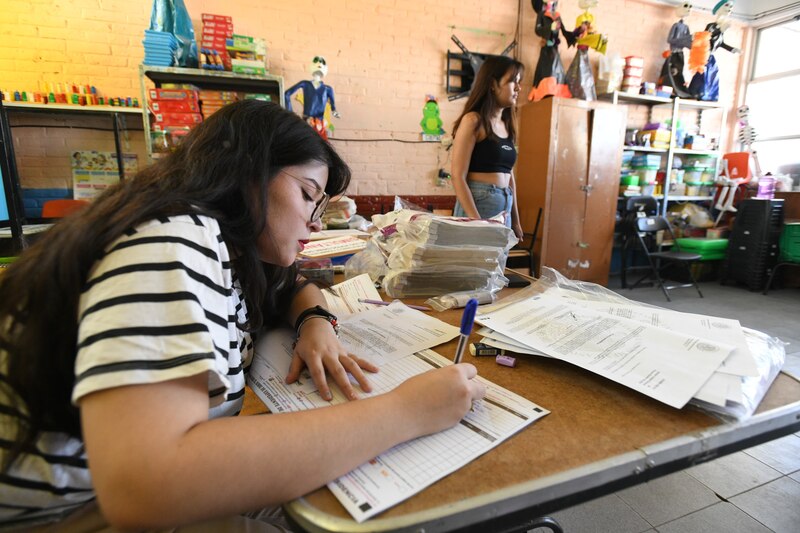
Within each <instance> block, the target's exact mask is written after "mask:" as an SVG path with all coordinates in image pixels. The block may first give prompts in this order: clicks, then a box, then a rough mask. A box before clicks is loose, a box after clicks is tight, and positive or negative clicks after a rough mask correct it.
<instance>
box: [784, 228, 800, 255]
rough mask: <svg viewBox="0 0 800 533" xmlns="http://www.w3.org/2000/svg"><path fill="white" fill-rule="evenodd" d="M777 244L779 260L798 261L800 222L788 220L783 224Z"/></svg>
mask: <svg viewBox="0 0 800 533" xmlns="http://www.w3.org/2000/svg"><path fill="white" fill-rule="evenodd" d="M779 246H780V249H781V261H791V262H793V263H800V222H788V223H785V224H784V225H783V231H781V239H780V241H779Z"/></svg>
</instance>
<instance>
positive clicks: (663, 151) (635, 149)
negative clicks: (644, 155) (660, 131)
mask: <svg viewBox="0 0 800 533" xmlns="http://www.w3.org/2000/svg"><path fill="white" fill-rule="evenodd" d="M622 150H623V151H625V150H630V151H632V152H650V153H653V154H666V153H667V152H668V151H669V150H667V149H666V148H651V147H649V146H629V145H625V146H623V147H622Z"/></svg>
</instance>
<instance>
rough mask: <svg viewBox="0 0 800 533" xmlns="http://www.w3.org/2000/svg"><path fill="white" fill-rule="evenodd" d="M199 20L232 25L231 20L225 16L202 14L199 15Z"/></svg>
mask: <svg viewBox="0 0 800 533" xmlns="http://www.w3.org/2000/svg"><path fill="white" fill-rule="evenodd" d="M200 20H202V21H203V22H218V23H223V24H230V25H233V18H231V17H229V16H227V15H212V14H211V13H203V14H201V15H200Z"/></svg>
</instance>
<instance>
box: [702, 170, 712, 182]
mask: <svg viewBox="0 0 800 533" xmlns="http://www.w3.org/2000/svg"><path fill="white" fill-rule="evenodd" d="M700 181H701V182H703V183H713V181H714V171H713V170H704V171H703V173H702V174H701V175H700Z"/></svg>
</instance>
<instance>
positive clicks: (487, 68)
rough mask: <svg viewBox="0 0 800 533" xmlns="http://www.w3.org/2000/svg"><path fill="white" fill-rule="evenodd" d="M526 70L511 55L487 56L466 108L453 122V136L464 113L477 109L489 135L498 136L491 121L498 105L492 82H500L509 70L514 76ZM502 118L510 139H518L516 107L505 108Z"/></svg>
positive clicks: (481, 122) (482, 124)
mask: <svg viewBox="0 0 800 533" xmlns="http://www.w3.org/2000/svg"><path fill="white" fill-rule="evenodd" d="M524 70H525V66H524V65H523V64H522V63H520V62H519V61H517V60H516V59H513V58H511V57H507V56H489V57H487V58H486V60H485V61H484V62H483V64H482V65H481V68H480V69H479V70H478V75H477V76H475V81H473V82H472V91H471V92H470V93H469V97H468V98H467V103H466V104H464V110H463V111H462V112H461V115H460V116H459V117H458V118H457V119H456V121H455V123H454V124H453V136H454V137H455V134H456V131H457V130H458V126H459V125H460V124H461V119H463V118H464V115H466V114H467V113H471V112H473V111H475V112H476V113H478V116H480V124H481V126H482V127H483V129H484V130H485V131H486V135H487V137H492V138H497V134H495V132H494V130H493V129H492V124H491V121H490V117H491V115H492V111H494V110H495V109H497V107H498V104H497V99H496V98H495V96H494V92H493V91H492V82H495V81H497V82H500V80H501V79H503V76H505V75H506V73H508V72H511V74H512V76H517V75H518V74H522V72H523V71H524ZM501 119H502V121H503V123H504V124H505V125H506V130H508V136H509V139H510V140H511V142H514V141H515V140H516V139H517V128H516V120H515V112H514V107H513V106H512V107H508V108H506V109H503V113H502V115H501Z"/></svg>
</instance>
